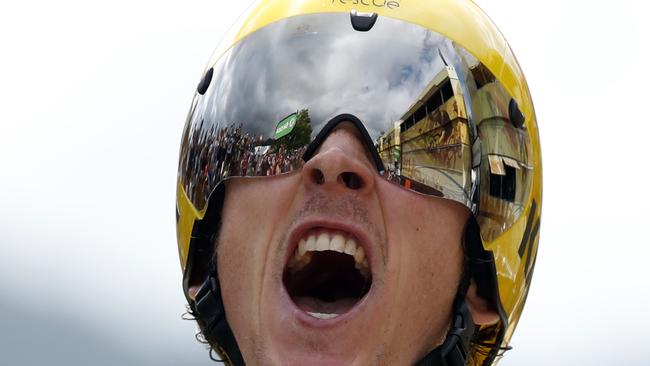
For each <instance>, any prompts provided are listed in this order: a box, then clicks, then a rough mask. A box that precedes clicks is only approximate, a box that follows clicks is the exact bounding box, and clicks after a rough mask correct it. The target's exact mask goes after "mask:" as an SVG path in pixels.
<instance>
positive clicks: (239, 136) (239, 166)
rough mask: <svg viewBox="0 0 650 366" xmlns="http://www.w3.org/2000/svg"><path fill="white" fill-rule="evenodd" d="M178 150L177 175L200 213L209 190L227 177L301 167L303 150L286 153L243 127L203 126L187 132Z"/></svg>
mask: <svg viewBox="0 0 650 366" xmlns="http://www.w3.org/2000/svg"><path fill="white" fill-rule="evenodd" d="M188 132H189V133H188V135H187V136H186V137H185V139H184V141H183V146H182V149H181V161H180V172H181V181H182V183H183V187H184V188H185V191H186V192H187V194H188V196H189V199H190V200H191V201H192V202H193V203H194V204H195V205H196V206H197V208H199V209H201V208H202V207H203V206H204V204H205V202H206V201H207V199H208V197H209V195H210V193H211V192H212V189H214V187H215V186H216V184H217V183H218V182H219V181H220V180H222V179H223V178H226V177H233V176H268V175H276V174H280V173H285V172H289V171H292V170H295V169H298V168H300V167H301V166H302V155H303V153H304V150H305V147H303V148H300V149H298V150H293V151H286V150H285V148H284V146H282V145H278V147H277V148H274V147H272V146H270V142H271V141H268V140H267V141H263V140H262V136H259V137H258V139H257V140H256V139H255V138H254V137H253V136H251V135H250V134H249V133H244V132H242V124H239V125H238V126H235V125H230V126H227V127H224V128H217V126H216V125H212V126H211V127H210V128H204V126H203V124H201V125H199V126H198V127H196V128H194V129H193V130H192V131H188Z"/></svg>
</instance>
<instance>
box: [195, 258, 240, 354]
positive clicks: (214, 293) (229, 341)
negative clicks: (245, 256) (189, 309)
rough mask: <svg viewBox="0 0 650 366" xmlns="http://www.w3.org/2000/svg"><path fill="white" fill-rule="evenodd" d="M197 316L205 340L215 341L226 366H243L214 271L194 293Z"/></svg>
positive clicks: (211, 271) (210, 272)
mask: <svg viewBox="0 0 650 366" xmlns="http://www.w3.org/2000/svg"><path fill="white" fill-rule="evenodd" d="M194 308H195V311H196V312H197V313H198V316H199V317H200V318H201V319H202V320H203V321H204V322H205V324H206V326H205V332H206V333H207V334H205V336H206V338H207V339H209V340H211V341H215V342H216V343H217V345H218V348H219V350H218V351H219V354H220V355H221V356H222V357H225V358H226V359H224V360H223V361H224V362H225V364H226V365H234V366H240V365H244V359H243V358H242V356H241V353H240V351H239V347H237V342H236V340H235V336H234V335H233V334H232V330H231V329H230V325H228V322H227V321H226V312H225V309H224V306H223V301H222V300H221V289H220V287H219V281H218V280H217V276H216V270H213V269H211V270H210V271H209V274H208V276H207V278H206V279H205V281H203V283H202V284H201V287H200V288H199V291H198V292H197V293H196V302H195V304H194Z"/></svg>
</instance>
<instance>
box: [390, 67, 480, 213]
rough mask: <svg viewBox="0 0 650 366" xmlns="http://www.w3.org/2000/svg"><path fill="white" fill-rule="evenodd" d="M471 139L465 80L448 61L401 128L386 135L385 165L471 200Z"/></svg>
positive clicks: (416, 184)
mask: <svg viewBox="0 0 650 366" xmlns="http://www.w3.org/2000/svg"><path fill="white" fill-rule="evenodd" d="M469 140H470V139H469V131H468V127H467V112H466V110H465V103H464V101H463V93H462V88H461V85H460V81H459V80H458V77H457V75H456V72H455V70H454V69H453V68H452V67H445V68H444V69H442V71H441V72H440V73H438V75H436V77H435V78H434V79H433V80H432V81H431V82H430V83H429V85H428V86H427V88H426V89H425V91H424V92H423V93H422V94H421V95H420V96H419V97H418V99H417V101H416V102H415V103H414V104H413V105H411V107H409V109H408V110H407V111H406V113H404V115H403V116H402V118H400V121H399V122H397V123H395V128H394V129H393V130H392V131H388V132H387V133H386V134H384V136H382V137H380V146H381V149H380V153H381V156H382V159H384V165H386V166H387V167H388V166H390V167H393V166H395V167H399V168H398V169H397V170H398V174H399V179H400V182H401V183H402V184H403V185H405V186H407V187H413V188H415V189H416V190H418V191H420V192H424V193H429V194H435V195H444V196H446V197H450V198H454V199H457V200H458V201H461V202H466V201H467V197H468V192H469V189H470V187H471V180H470V177H469V176H468V174H469V171H470V156H471V154H470V151H471V149H470V141H469ZM388 149H390V151H399V152H400V154H390V151H388Z"/></svg>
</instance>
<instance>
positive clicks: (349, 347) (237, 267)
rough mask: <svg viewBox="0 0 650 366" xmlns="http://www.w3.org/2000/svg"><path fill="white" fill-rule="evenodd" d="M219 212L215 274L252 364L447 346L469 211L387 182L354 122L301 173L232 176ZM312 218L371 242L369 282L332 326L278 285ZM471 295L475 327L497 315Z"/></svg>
mask: <svg viewBox="0 0 650 366" xmlns="http://www.w3.org/2000/svg"><path fill="white" fill-rule="evenodd" d="M344 172H346V173H353V174H354V176H355V177H356V178H357V179H358V180H359V182H360V183H361V184H360V186H359V187H357V186H354V187H351V186H349V185H347V184H346V181H345V180H344V179H343V178H342V177H343V176H342V175H341V173H344ZM321 174H322V175H321ZM318 177H322V178H323V179H322V180H321V179H319V178H318ZM222 217H223V222H222V229H221V232H220V237H219V239H218V243H217V258H218V268H219V279H220V283H221V286H222V296H223V301H224V305H225V308H226V314H227V319H228V322H229V324H230V326H231V328H232V330H233V333H234V334H235V338H236V339H237V343H238V345H239V347H240V349H241V351H242V355H243V356H244V359H245V361H246V364H247V365H296V366H297V365H307V364H308V365H408V364H413V363H415V362H416V361H417V360H419V359H420V358H422V357H423V356H424V355H426V354H427V353H428V352H430V351H431V350H432V349H434V348H435V347H436V346H437V345H439V344H441V343H442V342H443V340H444V337H445V334H446V332H447V330H448V327H449V322H450V317H451V311H452V302H453V299H454V296H455V294H456V290H457V287H458V283H459V281H460V277H461V274H462V273H461V272H462V270H461V266H462V259H463V251H462V247H461V237H462V233H463V229H464V225H465V223H466V221H467V218H468V217H469V212H468V210H467V209H466V208H464V207H463V206H461V205H460V204H457V203H455V202H452V201H448V200H444V199H439V198H436V197H429V196H423V195H420V194H417V193H414V192H411V191H407V190H406V189H404V188H401V187H399V186H397V185H394V184H392V183H389V182H387V181H385V180H384V179H382V178H381V177H380V176H379V175H378V174H377V173H376V170H375V168H374V166H373V163H372V160H371V159H370V156H369V153H368V151H367V150H366V148H365V145H363V144H362V143H361V140H360V137H359V133H358V131H357V130H356V128H354V127H353V125H352V124H349V123H343V124H340V125H339V127H337V129H336V130H335V131H334V132H332V133H331V134H330V136H329V137H328V138H327V139H326V140H325V141H324V142H323V144H322V145H321V146H320V148H319V150H318V151H317V153H316V154H315V155H314V157H313V158H312V159H310V160H309V161H308V162H307V163H306V164H305V166H304V167H303V169H302V170H301V171H300V172H295V173H291V174H285V175H281V176H276V177H267V178H262V179H260V178H237V179H234V180H231V181H230V182H229V183H228V185H227V194H226V199H225V203H224V207H223V216H222ZM311 226H324V227H330V226H336V227H337V228H341V227H345V228H348V229H350V230H355V233H357V234H359V236H361V237H363V238H364V239H365V245H366V256H367V258H368V261H369V263H370V267H371V270H372V277H373V284H372V287H371V289H370V291H369V293H368V295H367V296H366V298H364V299H363V300H362V301H361V303H360V304H358V305H357V306H356V307H355V308H354V309H353V310H352V311H350V312H349V313H348V314H345V316H341V317H339V318H338V319H337V320H336V321H335V322H319V321H310V319H309V317H308V316H307V317H305V315H304V313H302V314H301V311H300V310H299V309H298V308H296V307H295V306H294V305H293V303H292V302H291V300H290V299H289V297H288V295H287V294H286V292H285V290H284V286H283V283H282V273H283V270H284V267H285V263H286V260H287V256H288V255H289V253H290V252H292V250H291V248H290V246H291V243H292V241H295V235H296V232H297V230H298V231H299V230H300V229H301V228H305V227H311ZM467 301H468V305H469V307H470V312H471V313H472V317H473V319H474V322H475V323H477V324H488V323H493V322H495V321H497V320H498V316H497V315H496V314H495V313H493V312H490V311H489V310H488V307H487V305H486V304H485V301H483V300H482V299H481V298H480V297H478V295H477V294H476V288H475V286H474V285H472V286H471V287H470V290H469V291H468V295H467Z"/></svg>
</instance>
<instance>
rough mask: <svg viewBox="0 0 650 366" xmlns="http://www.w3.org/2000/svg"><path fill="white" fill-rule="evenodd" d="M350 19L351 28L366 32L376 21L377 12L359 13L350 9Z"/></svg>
mask: <svg viewBox="0 0 650 366" xmlns="http://www.w3.org/2000/svg"><path fill="white" fill-rule="evenodd" d="M350 20H351V21H352V28H354V30H356V31H359V32H367V31H369V30H370V29H372V27H373V26H374V25H375V22H377V13H360V12H357V11H356V10H352V11H350Z"/></svg>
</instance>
